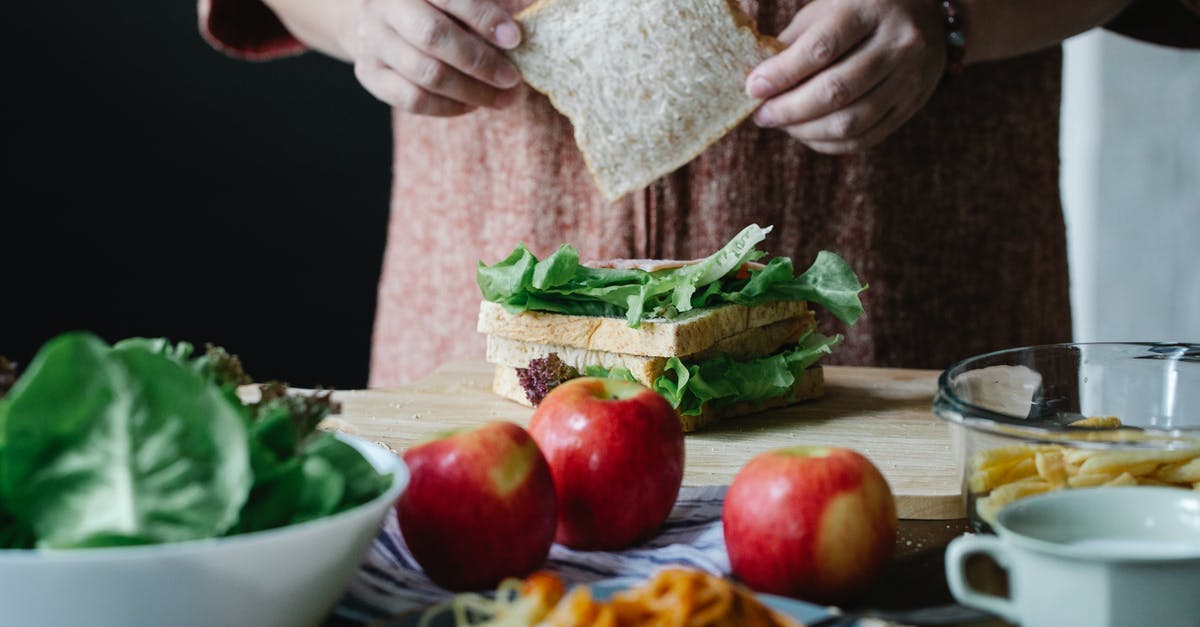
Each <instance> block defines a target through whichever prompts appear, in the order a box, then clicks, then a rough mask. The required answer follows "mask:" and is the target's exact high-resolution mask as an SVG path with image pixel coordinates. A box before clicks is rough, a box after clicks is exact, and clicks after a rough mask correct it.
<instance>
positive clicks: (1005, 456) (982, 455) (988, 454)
mask: <svg viewBox="0 0 1200 627" xmlns="http://www.w3.org/2000/svg"><path fill="white" fill-rule="evenodd" d="M1027 457H1033V449H1032V448H1030V447H1029V446H1026V445H1024V444H1014V445H1012V446H1003V447H1000V448H991V449H987V450H983V451H979V452H977V453H975V455H974V456H973V457H972V458H971V465H972V466H973V467H974V468H978V469H980V470H985V469H987V468H990V467H992V466H996V465H999V464H1004V463H1006V462H1009V463H1014V464H1015V463H1017V462H1019V461H1021V460H1022V459H1025V458H1027Z"/></svg>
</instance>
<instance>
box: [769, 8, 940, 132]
mask: <svg viewBox="0 0 1200 627" xmlns="http://www.w3.org/2000/svg"><path fill="white" fill-rule="evenodd" d="M943 28H944V27H943V23H942V16H941V12H940V9H939V8H938V6H937V4H936V3H935V2H933V0H812V1H811V2H809V3H808V4H806V5H805V6H804V7H802V8H801V9H800V11H799V12H797V13H796V17H795V18H794V19H793V20H792V23H791V24H790V25H788V27H787V28H786V29H784V31H783V33H781V34H780V35H779V40H780V41H782V42H783V43H784V44H786V45H787V48H786V49H785V50H784V51H783V52H781V53H779V54H778V55H776V56H774V57H772V58H770V59H768V60H766V61H764V62H763V63H762V64H760V65H759V66H758V67H757V68H755V69H754V71H752V72H751V73H750V76H749V77H748V78H747V79H746V92H747V93H748V94H750V95H751V96H753V97H756V98H766V99H767V100H766V102H764V103H763V105H762V106H761V107H760V108H759V110H758V112H757V113H756V114H755V116H754V121H755V122H756V123H757V124H758V125H759V126H763V127H773V128H779V129H782V130H784V131H786V132H787V133H788V134H790V135H791V136H792V137H795V138H796V139H798V140H800V141H801V142H803V143H804V144H805V145H807V146H809V147H810V148H812V149H813V150H817V151H819V152H825V153H833V154H841V153H850V152H859V151H862V150H865V149H867V148H869V147H871V146H874V145H875V144H878V143H879V142H881V141H883V140H884V138H886V137H887V136H888V135H889V134H891V133H892V131H894V130H896V129H897V128H899V127H900V125H902V124H904V123H905V122H907V121H908V119H909V118H911V117H912V116H913V114H915V113H916V112H917V111H918V110H919V109H920V108H921V107H922V106H923V105H924V104H925V101H926V100H928V99H929V96H930V95H931V94H932V93H933V90H934V88H935V87H937V83H938V81H939V80H940V79H941V76H942V72H943V70H944V68H945V64H946V42H945V38H944V32H943Z"/></svg>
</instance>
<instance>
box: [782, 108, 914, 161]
mask: <svg viewBox="0 0 1200 627" xmlns="http://www.w3.org/2000/svg"><path fill="white" fill-rule="evenodd" d="M902 123H903V118H901V117H900V116H899V115H898V113H897V110H896V109H889V110H888V111H887V113H885V114H884V116H883V117H882V118H880V120H879V122H878V123H877V124H876V125H875V126H874V127H872V128H871V129H870V130H869V131H868V132H867V133H866V134H864V135H863V136H862V137H856V138H854V139H844V140H834V141H822V140H815V141H814V140H802V143H804V145H806V146H808V147H809V148H811V149H813V150H815V151H817V152H820V153H824V154H827V155H847V154H853V153H857V152H863V151H865V150H868V149H870V148H873V147H875V146H877V145H879V144H880V143H882V142H883V140H885V139H887V137H888V136H889V135H891V134H892V132H893V131H895V130H896V129H897V128H899V127H900V124H902Z"/></svg>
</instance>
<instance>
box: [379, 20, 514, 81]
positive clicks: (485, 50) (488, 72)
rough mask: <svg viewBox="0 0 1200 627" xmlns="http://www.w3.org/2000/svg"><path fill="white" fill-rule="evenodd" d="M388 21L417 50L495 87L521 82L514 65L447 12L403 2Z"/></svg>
mask: <svg viewBox="0 0 1200 627" xmlns="http://www.w3.org/2000/svg"><path fill="white" fill-rule="evenodd" d="M387 19H388V24H389V25H390V26H391V27H392V28H393V29H394V30H395V31H396V32H397V33H399V35H400V37H401V38H403V39H404V40H405V41H407V42H408V43H409V44H411V45H412V46H413V47H414V48H416V49H417V50H420V51H422V52H424V53H425V54H428V55H430V56H432V57H434V58H436V59H438V60H439V61H442V62H443V63H446V64H449V65H450V66H451V67H453V68H454V69H456V70H458V71H460V72H462V73H463V74H466V75H467V76H470V77H473V78H475V79H478V80H480V81H483V82H485V83H488V84H490V85H493V86H495V87H499V88H502V89H506V88H509V87H514V86H516V84H517V83H519V82H520V81H521V76H520V74H519V73H518V72H517V68H516V67H514V66H513V64H512V63H510V62H509V61H508V60H507V59H505V58H504V57H503V56H502V55H501V54H500V52H499V51H497V50H496V49H495V48H493V47H492V46H490V45H488V44H487V43H486V42H484V41H483V40H482V39H480V38H479V37H478V36H476V35H474V34H471V33H468V32H467V31H466V30H463V28H462V27H461V26H459V25H458V23H457V22H455V21H454V19H453V18H451V17H450V16H449V15H446V14H445V13H442V12H441V11H439V10H437V9H435V8H434V7H433V6H432V5H429V4H426V3H425V2H415V3H411V4H405V5H403V9H402V10H399V11H393V12H391V13H389V14H388V16H387Z"/></svg>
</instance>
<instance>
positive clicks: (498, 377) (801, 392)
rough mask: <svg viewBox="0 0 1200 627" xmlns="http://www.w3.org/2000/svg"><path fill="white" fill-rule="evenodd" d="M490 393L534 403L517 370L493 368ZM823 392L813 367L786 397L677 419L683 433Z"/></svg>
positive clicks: (708, 408) (705, 408)
mask: <svg viewBox="0 0 1200 627" xmlns="http://www.w3.org/2000/svg"><path fill="white" fill-rule="evenodd" d="M492 391H493V392H495V393H496V394H497V395H499V396H503V397H504V398H507V399H509V400H512V401H516V402H518V403H520V404H522V405H525V406H527V407H532V406H533V403H530V402H529V399H528V398H526V396H525V388H522V387H521V381H520V379H518V378H517V369H516V368H513V367H511V366H496V369H495V372H494V374H493V376H492ZM824 393H825V373H824V371H823V370H822V369H821V366H812V367H810V368H808V369H807V370H805V371H804V376H802V377H800V378H798V379H796V384H795V385H794V386H792V390H791V392H790V393H788V394H784V395H782V396H779V397H776V398H772V399H768V400H766V401H763V402H761V403H753V402H745V403H734V404H732V405H725V406H723V407H712V406H710V405H709V404H708V403H705V404H704V406H703V407H701V408H700V415H699V416H680V417H679V422H680V424H681V425H682V426H683V430H684V432H685V433H690V432H692V431H696V430H698V429H702V428H704V427H707V426H710V425H713V424H715V423H717V422H719V421H721V420H724V419H728V418H734V417H737V416H744V415H747V414H753V413H757V412H760V411H765V410H767V409H774V408H777V407H784V406H786V405H791V404H793V403H797V402H800V401H804V400H810V399H814V398H820V397H821V396H822V395H823V394H824Z"/></svg>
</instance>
